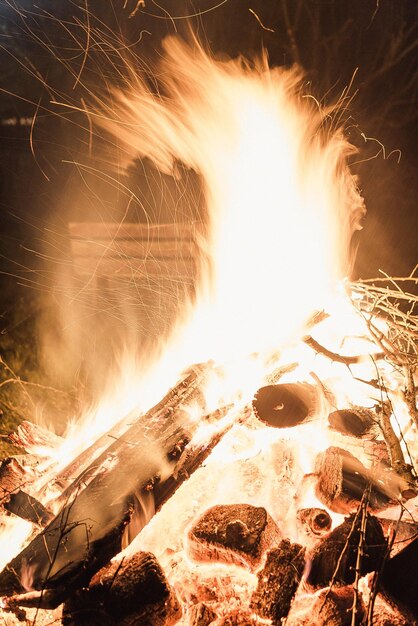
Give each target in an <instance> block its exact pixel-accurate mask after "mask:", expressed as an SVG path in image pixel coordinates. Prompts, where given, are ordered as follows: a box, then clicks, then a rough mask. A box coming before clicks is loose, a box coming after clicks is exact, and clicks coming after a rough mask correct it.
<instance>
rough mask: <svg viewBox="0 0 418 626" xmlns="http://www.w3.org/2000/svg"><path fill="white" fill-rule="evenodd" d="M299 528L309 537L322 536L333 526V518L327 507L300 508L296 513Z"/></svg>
mask: <svg viewBox="0 0 418 626" xmlns="http://www.w3.org/2000/svg"><path fill="white" fill-rule="evenodd" d="M296 520H297V524H298V528H299V530H300V531H301V532H302V533H303V534H305V535H307V536H308V537H322V535H325V534H327V533H328V532H329V531H330V530H331V528H332V519H331V517H330V514H329V513H328V511H326V510H325V509H319V508H315V507H313V508H308V509H300V510H299V511H297V513H296Z"/></svg>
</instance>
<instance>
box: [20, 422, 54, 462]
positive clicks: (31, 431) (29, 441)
mask: <svg viewBox="0 0 418 626" xmlns="http://www.w3.org/2000/svg"><path fill="white" fill-rule="evenodd" d="M9 439H10V441H11V442H12V443H14V444H15V446H18V447H20V448H24V449H25V450H27V451H28V452H31V451H33V450H36V454H37V455H38V456H43V455H44V454H46V455H48V454H49V450H50V449H51V448H57V447H58V446H59V445H60V444H61V443H62V439H61V437H59V436H58V435H55V434H54V433H53V432H51V431H50V430H48V429H47V428H43V427H42V426H39V424H34V423H33V422H28V421H26V420H24V421H23V422H21V424H19V426H18V427H17V429H16V431H15V432H13V433H10V435H9Z"/></svg>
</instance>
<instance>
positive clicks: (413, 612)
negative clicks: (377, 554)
mask: <svg viewBox="0 0 418 626" xmlns="http://www.w3.org/2000/svg"><path fill="white" fill-rule="evenodd" d="M417 569H418V538H416V539H414V541H412V542H411V543H410V544H409V545H407V546H406V548H404V549H403V550H401V551H400V552H399V553H398V554H396V555H395V556H394V557H392V558H390V559H388V561H386V563H385V566H384V569H383V573H382V576H381V577H380V590H381V591H382V593H383V595H384V596H385V597H386V598H387V599H388V600H389V601H390V602H391V603H395V605H398V606H400V607H401V608H402V610H403V612H405V613H406V615H409V616H410V617H411V619H412V620H417V621H418V593H417V580H416V572H417ZM411 623H413V622H411Z"/></svg>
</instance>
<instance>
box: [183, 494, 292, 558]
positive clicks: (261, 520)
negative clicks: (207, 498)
mask: <svg viewBox="0 0 418 626" xmlns="http://www.w3.org/2000/svg"><path fill="white" fill-rule="evenodd" d="M279 538H280V535H279V530H278V528H277V526H276V524H275V522H274V521H273V519H272V518H271V517H270V515H269V514H268V513H267V511H266V510H265V509H264V508H263V507H255V506H251V505H250V504H223V505H222V504H221V505H217V506H214V507H212V508H210V509H209V510H207V511H206V512H205V513H204V514H203V515H202V517H201V518H200V519H199V520H198V521H197V522H196V524H195V525H194V526H193V528H192V529H191V531H190V532H189V536H188V539H189V553H190V555H191V556H192V558H194V559H196V560H197V561H206V562H208V561H220V562H223V563H234V564H236V565H241V566H250V567H256V566H257V565H258V564H259V563H260V561H261V558H262V556H263V554H264V553H265V552H266V551H267V550H268V549H269V548H271V547H272V546H273V545H274V544H275V543H276V542H277V541H278V540H279Z"/></svg>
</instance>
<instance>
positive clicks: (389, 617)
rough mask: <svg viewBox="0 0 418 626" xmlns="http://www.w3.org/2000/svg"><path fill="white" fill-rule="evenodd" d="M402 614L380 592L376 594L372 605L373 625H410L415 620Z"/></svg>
mask: <svg viewBox="0 0 418 626" xmlns="http://www.w3.org/2000/svg"><path fill="white" fill-rule="evenodd" d="M411 619H412V618H410V617H407V616H406V615H402V613H401V612H400V610H399V608H397V607H395V606H393V605H392V606H391V605H390V604H388V603H387V602H386V601H385V599H384V598H383V596H382V595H381V594H378V595H377V597H376V600H375V603H374V607H373V621H372V623H373V626H412V625H413V624H415V625H416V624H417V622H414V621H411Z"/></svg>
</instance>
